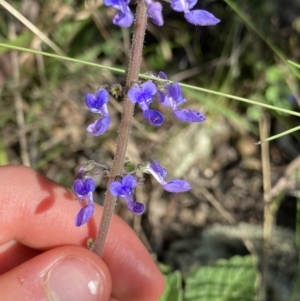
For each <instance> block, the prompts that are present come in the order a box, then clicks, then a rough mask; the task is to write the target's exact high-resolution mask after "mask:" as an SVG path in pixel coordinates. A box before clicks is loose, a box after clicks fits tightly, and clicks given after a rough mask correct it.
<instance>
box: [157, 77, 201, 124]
mask: <svg viewBox="0 0 300 301" xmlns="http://www.w3.org/2000/svg"><path fill="white" fill-rule="evenodd" d="M163 74H164V73H163ZM164 75H165V74H164ZM157 95H158V99H159V101H160V103H161V104H162V105H164V106H166V107H171V108H172V110H173V114H174V116H175V117H176V118H177V119H179V120H180V121H183V122H202V121H204V120H205V119H206V118H205V116H204V115H203V114H201V113H200V112H198V111H195V110H189V109H178V108H177V107H178V106H180V105H182V104H183V103H185V102H186V99H185V98H184V96H183V95H182V93H181V88H180V86H179V84H178V83H176V82H175V83H171V84H167V85H165V89H164V91H163V92H162V91H158V93H157Z"/></svg>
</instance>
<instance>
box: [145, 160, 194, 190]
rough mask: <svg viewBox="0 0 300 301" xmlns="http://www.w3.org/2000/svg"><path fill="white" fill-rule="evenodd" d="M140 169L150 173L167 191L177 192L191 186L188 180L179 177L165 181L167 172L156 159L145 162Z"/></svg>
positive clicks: (188, 188)
mask: <svg viewBox="0 0 300 301" xmlns="http://www.w3.org/2000/svg"><path fill="white" fill-rule="evenodd" d="M140 169H141V170H142V172H146V173H149V174H151V175H152V176H153V177H154V178H155V179H156V180H157V182H158V183H160V184H161V185H162V187H163V189H164V190H166V191H168V192H174V193H178V192H184V191H188V190H190V189H191V188H192V186H191V185H190V184H189V183H188V182H186V181H184V180H181V179H172V180H169V181H165V177H166V176H167V172H166V170H165V169H164V168H163V167H162V166H161V165H160V163H159V162H158V161H156V160H153V161H152V162H147V163H146V164H145V165H143V166H141V167H140Z"/></svg>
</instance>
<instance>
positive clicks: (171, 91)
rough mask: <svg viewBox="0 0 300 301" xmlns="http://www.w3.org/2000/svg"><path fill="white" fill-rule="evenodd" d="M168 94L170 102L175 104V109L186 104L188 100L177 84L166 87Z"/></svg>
mask: <svg viewBox="0 0 300 301" xmlns="http://www.w3.org/2000/svg"><path fill="white" fill-rule="evenodd" d="M166 92H167V95H168V97H169V100H170V102H171V103H172V102H173V108H174V109H175V108H176V107H177V106H179V105H181V104H183V103H184V102H186V99H185V98H184V96H183V95H182V92H181V88H180V86H179V84H178V83H177V82H175V83H173V84H168V85H166Z"/></svg>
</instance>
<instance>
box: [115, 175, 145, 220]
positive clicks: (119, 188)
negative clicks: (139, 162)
mask: <svg viewBox="0 0 300 301" xmlns="http://www.w3.org/2000/svg"><path fill="white" fill-rule="evenodd" d="M136 185H137V181H136V178H135V177H134V176H132V175H125V176H124V177H123V178H122V179H118V180H116V181H114V182H112V183H111V184H110V186H109V190H110V192H111V194H112V195H113V196H119V197H120V198H122V199H124V200H125V201H126V203H127V207H128V209H129V210H130V211H131V212H132V213H134V214H136V215H141V214H142V213H143V212H144V211H145V205H144V204H142V203H139V202H136V201H134V200H133V198H132V195H133V193H134V188H135V186H136Z"/></svg>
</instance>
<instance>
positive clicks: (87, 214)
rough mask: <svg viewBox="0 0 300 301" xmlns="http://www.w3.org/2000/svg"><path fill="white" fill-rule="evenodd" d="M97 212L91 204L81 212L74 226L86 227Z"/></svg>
mask: <svg viewBox="0 0 300 301" xmlns="http://www.w3.org/2000/svg"><path fill="white" fill-rule="evenodd" d="M94 210H95V205H94V204H89V205H87V206H85V207H83V208H81V209H80V210H79V212H78V213H77V215H76V216H75V219H74V224H75V226H76V227H80V226H82V225H84V224H85V223H86V222H88V221H89V219H90V218H91V217H92V215H93V213H94Z"/></svg>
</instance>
